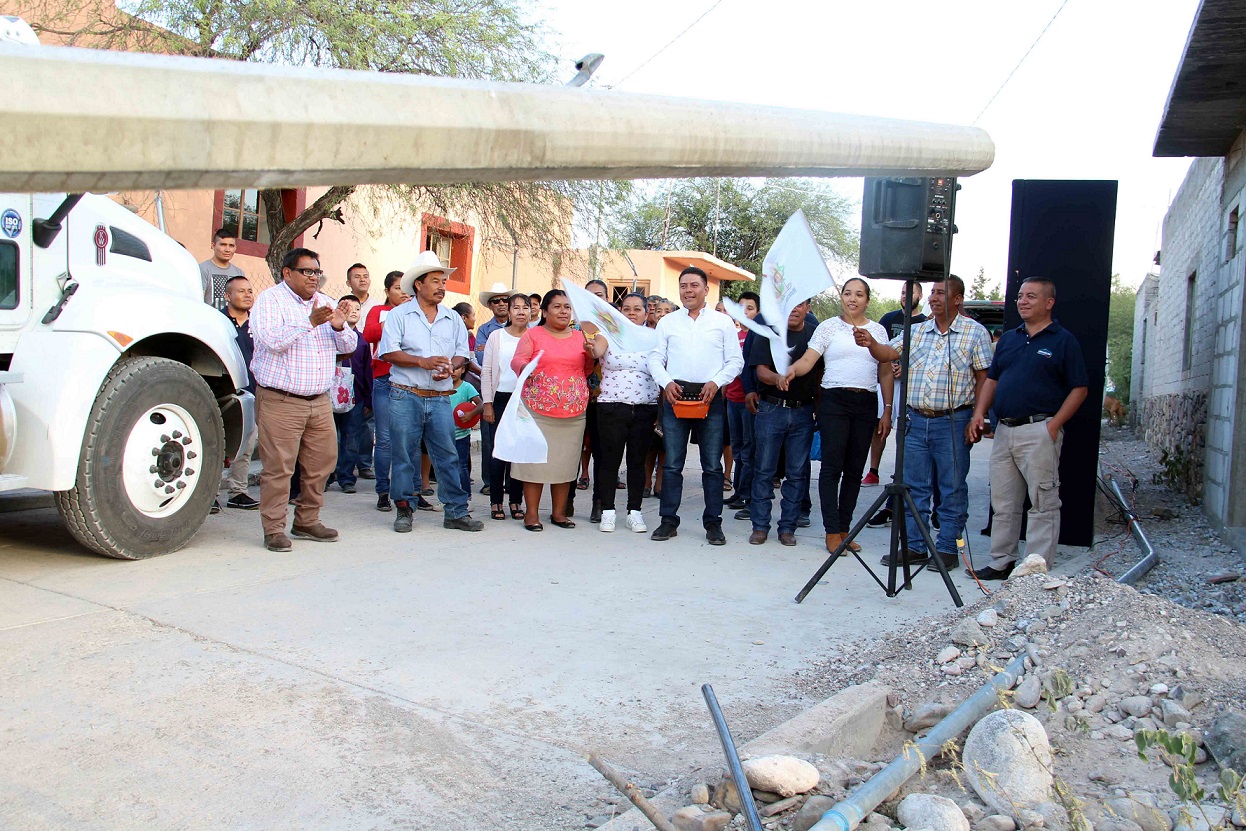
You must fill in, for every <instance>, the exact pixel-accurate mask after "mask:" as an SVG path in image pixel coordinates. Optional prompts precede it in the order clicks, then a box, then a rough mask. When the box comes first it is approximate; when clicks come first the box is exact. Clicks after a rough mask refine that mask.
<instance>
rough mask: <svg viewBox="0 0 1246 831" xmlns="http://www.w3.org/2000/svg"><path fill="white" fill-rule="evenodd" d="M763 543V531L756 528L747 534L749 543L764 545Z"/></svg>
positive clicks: (764, 537)
mask: <svg viewBox="0 0 1246 831" xmlns="http://www.w3.org/2000/svg"><path fill="white" fill-rule="evenodd" d="M765 543H766V532H765V531H762V530H760V529H757V530H754V531H753V533H751V534H749V535H748V544H749V545H765Z"/></svg>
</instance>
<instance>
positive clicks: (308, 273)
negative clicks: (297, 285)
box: [290, 268, 324, 277]
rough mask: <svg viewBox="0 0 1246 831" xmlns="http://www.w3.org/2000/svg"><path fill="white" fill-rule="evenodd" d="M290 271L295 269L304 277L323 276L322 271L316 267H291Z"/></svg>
mask: <svg viewBox="0 0 1246 831" xmlns="http://www.w3.org/2000/svg"><path fill="white" fill-rule="evenodd" d="M290 270H291V271H297V272H298V273H299V274H302V275H303V276H304V277H323V276H324V272H323V271H321V270H320V269H318V268H292V269H290Z"/></svg>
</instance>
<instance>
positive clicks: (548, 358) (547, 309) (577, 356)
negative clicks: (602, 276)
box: [511, 289, 593, 531]
mask: <svg viewBox="0 0 1246 831" xmlns="http://www.w3.org/2000/svg"><path fill="white" fill-rule="evenodd" d="M541 312H542V316H541V324H540V325H539V326H536V327H534V328H532V329H529V330H528V331H527V332H524V334H523V337H521V338H520V339H519V346H518V347H516V349H515V357H514V358H512V359H511V369H513V370H514V371H515V373H516V374H518V373H520V372H522V371H523V368H524V367H525V366H527V365H528V364H529V363H531V362H532V357H533V356H534V355H536V354H537V353H538V352H543V353H544V354H543V355H541V362H540V364H539V365H538V366H537V369H536V371H535V372H533V373H532V376H531V377H530V378H528V382H527V383H526V384H524V388H523V391H522V393H521V395H522V398H523V403H524V404H525V405H527V407H528V409H529V410H531V411H532V416H533V420H534V421H535V422H536V423H537V426H538V427H540V429H541V435H543V436H544V437H545V442H546V444H547V445H548V446H549V455H548V456H547V457H546V461H545V462H543V463H541V464H514V465H512V466H511V475H512V476H514V477H515V478H516V479H519V480H520V481H522V482H523V483H524V486H523V495H524V527H525V528H527V529H528V530H529V531H543V530H544V526H542V525H541V523H540V521H539V519H540V516H539V507H540V503H541V490H542V487H541V486H542V485H545V484H548V485H549V492H550V499H551V501H552V502H553V507H552V509H551V511H550V517H549V521H550V522H552V523H554V524H555V525H557V526H559V527H560V528H574V527H575V523H574V522H572V521H571V520H570V519H569V518H568V517H567V515H566V505H567V494H568V492H569V491H570V489H571V484H572V482H573V481H574V480H575V475H576V472H577V471H578V470H579V466H580V448H581V447H583V445H584V422H585V415H584V413H585V410H587V409H588V373H589V372H591V371H592V369H593V356H592V354H591V352H590V351H589V344H588V341H587V340H585V336H584V333H583V332H581V331H578V330H576V329H572V328H571V303H570V301H568V300H567V295H566V293H564V292H563V291H561V290H560V289H554V290H552V291H550V292H547V293H546V295H545V297H544V298H543V299H542V300H541Z"/></svg>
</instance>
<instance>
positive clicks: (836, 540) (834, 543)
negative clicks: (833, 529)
mask: <svg viewBox="0 0 1246 831" xmlns="http://www.w3.org/2000/svg"><path fill="white" fill-rule="evenodd" d="M843 541H844V535H843V534H827V535H826V550H827V551H829V552H830V553H832V554H834V553H835V549H836V548H839V544H840V543H842V542H843Z"/></svg>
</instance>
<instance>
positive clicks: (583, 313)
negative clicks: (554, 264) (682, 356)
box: [562, 279, 658, 352]
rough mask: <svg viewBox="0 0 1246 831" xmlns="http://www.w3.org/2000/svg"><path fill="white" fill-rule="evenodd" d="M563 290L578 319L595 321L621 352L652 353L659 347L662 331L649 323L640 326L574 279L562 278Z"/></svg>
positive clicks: (589, 321)
mask: <svg viewBox="0 0 1246 831" xmlns="http://www.w3.org/2000/svg"><path fill="white" fill-rule="evenodd" d="M562 290H563V291H565V292H566V293H567V299H568V300H570V301H571V309H572V311H574V312H575V319H576V320H577V321H579V322H580V323H581V324H583V323H591V324H593V325H594V326H596V327H597V328H598V329H600V330H601V331H602V332H603V333H605V335H606V340H608V341H610V345H611V346H613V347H614V348H615V349H616V350H617V351H619V352H650V351H652V350H654V349H657V348H658V333H657V332H656V331H654V330H653V329H650V328H649V327H648V326H638V325H637V324H635V323H632V322H631V321H630V320H628V319H627V317H626V316H624V314H623V313H622V312H620V311H619V310H618V309H616V308H615V307H614V306H611V305H610V304H609V303H607V302H606V301H605V300H602V299H601V298H600V297H598V296H597V295H595V294H593V293H592V292H591V291H589V290H588V289H586V288H582V287H580V286H577V285H576V284H575V283H573V282H571V281H570V280H567V279H564V280H563V281H562Z"/></svg>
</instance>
